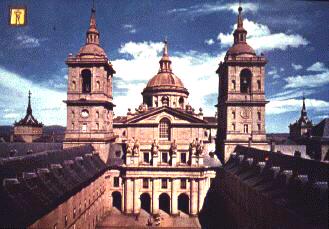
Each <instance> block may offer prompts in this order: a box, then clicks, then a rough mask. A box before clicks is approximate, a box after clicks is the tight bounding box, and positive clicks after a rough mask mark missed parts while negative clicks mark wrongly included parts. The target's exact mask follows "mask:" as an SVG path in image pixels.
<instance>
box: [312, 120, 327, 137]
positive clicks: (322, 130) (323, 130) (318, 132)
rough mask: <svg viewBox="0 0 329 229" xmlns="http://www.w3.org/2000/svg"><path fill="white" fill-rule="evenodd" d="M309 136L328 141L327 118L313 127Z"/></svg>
mask: <svg viewBox="0 0 329 229" xmlns="http://www.w3.org/2000/svg"><path fill="white" fill-rule="evenodd" d="M311 136H316V137H322V138H328V139H329V118H325V119H323V120H322V121H321V122H320V123H318V124H317V125H315V126H314V127H313V128H312V130H311Z"/></svg>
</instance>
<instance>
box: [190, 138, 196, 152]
mask: <svg viewBox="0 0 329 229" xmlns="http://www.w3.org/2000/svg"><path fill="white" fill-rule="evenodd" d="M189 152H190V156H192V155H194V154H195V153H196V142H195V140H194V139H193V141H192V142H191V143H190V146H189Z"/></svg>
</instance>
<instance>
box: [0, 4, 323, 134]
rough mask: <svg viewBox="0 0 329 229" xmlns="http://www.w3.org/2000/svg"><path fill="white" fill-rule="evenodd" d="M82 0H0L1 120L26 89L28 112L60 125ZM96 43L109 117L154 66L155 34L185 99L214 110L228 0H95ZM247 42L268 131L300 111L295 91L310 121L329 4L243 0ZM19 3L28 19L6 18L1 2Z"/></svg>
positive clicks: (229, 21) (9, 119)
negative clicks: (260, 70)
mask: <svg viewBox="0 0 329 229" xmlns="http://www.w3.org/2000/svg"><path fill="white" fill-rule="evenodd" d="M91 2H92V1H91V0H52V1H51V0H47V1H39V0H31V1H27V0H26V1H24V0H21V1H6V0H1V2H0V10H1V12H5V13H2V14H0V30H1V39H0V91H1V93H2V96H1V97H0V125H8V124H12V123H13V122H14V121H15V120H19V119H20V118H21V117H22V116H23V115H24V113H25V109H26V103H27V93H28V90H29V89H30V90H31V91H32V99H33V101H32V106H33V112H34V114H35V116H36V117H37V118H38V119H39V120H40V121H42V122H43V123H45V124H47V125H53V124H59V125H66V108H65V104H64V103H63V102H62V101H63V100H65V98H66V84H67V68H66V65H65V63H64V61H65V59H66V57H67V55H68V54H69V53H73V54H75V53H77V52H78V50H79V48H80V47H81V45H83V44H84V42H85V32H86V30H87V28H88V22H89V17H90V8H91V5H92V3H91ZM95 2H96V17H97V27H98V30H99V31H100V33H101V45H102V47H103V48H104V50H105V51H106V53H107V55H108V57H109V58H110V59H111V61H112V63H113V65H114V68H115V70H116V71H117V74H116V75H115V76H114V85H113V87H114V103H115V104H116V105H117V107H116V108H115V114H116V115H124V114H125V113H126V112H127V109H128V108H129V107H130V108H132V109H134V108H135V107H137V106H138V105H139V104H140V103H141V102H142V96H141V94H140V93H141V91H142V89H143V88H144V87H145V85H146V83H147V81H148V80H149V79H150V78H151V77H152V76H153V75H155V74H156V72H157V70H158V68H159V65H158V61H159V58H160V55H161V50H162V46H163V44H162V43H161V41H162V40H163V39H164V37H168V40H169V53H170V56H171V59H172V61H173V64H172V67H173V71H174V73H175V74H176V75H178V76H179V77H180V78H181V79H182V80H183V82H184V84H185V87H186V88H187V89H188V90H189V92H190V96H189V102H190V104H191V105H192V106H193V107H195V108H196V109H198V108H199V107H202V108H203V109H204V112H205V114H206V115H214V114H215V108H214V105H215V104H216V100H217V91H218V76H217V75H216V74H215V71H216V69H217V66H218V63H219V62H220V61H221V60H222V59H223V57H224V56H225V53H226V50H227V49H228V48H229V47H230V46H231V44H232V41H233V36H232V32H233V30H234V26H236V19H237V7H238V3H237V1H224V0H223V1H201V0H200V1H196V0H195V1H194V0H189V1H187V0H186V1H178V0H176V1H169V0H166V1H157V0H150V1H146V0H140V1H130V0H96V1H95ZM242 2H243V4H242V7H243V16H244V27H245V29H247V31H248V36H247V41H248V43H249V44H250V45H251V46H252V47H253V48H254V49H255V50H256V52H257V53H258V54H260V53H261V52H262V53H264V54H265V56H266V57H267V59H268V64H267V65H266V97H267V99H268V100H269V101H270V102H269V104H268V105H267V106H266V129H267V132H287V131H288V125H289V123H291V122H293V121H294V120H296V119H297V118H298V117H299V115H300V108H301V105H302V95H303V93H304V94H305V96H306V97H307V100H306V106H307V109H308V112H309V116H310V118H311V119H312V120H313V122H314V123H317V122H319V121H320V120H321V119H322V118H324V117H326V116H328V114H329V92H328V91H329V90H328V88H329V44H328V40H329V27H328V18H329V10H328V9H329V3H328V2H321V1H292V0H291V1H288V0H285V1H284V0H268V1H267V0H262V1H260V0H259V1H242ZM13 3H19V4H23V5H26V6H27V9H28V25H27V26H26V27H23V28H12V27H9V26H8V18H7V17H8V6H9V5H11V4H13Z"/></svg>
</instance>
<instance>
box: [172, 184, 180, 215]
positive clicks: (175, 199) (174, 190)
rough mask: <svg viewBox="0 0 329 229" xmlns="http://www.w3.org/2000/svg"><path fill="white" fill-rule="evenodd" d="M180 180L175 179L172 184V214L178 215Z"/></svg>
mask: <svg viewBox="0 0 329 229" xmlns="http://www.w3.org/2000/svg"><path fill="white" fill-rule="evenodd" d="M178 185H179V179H173V180H172V182H171V214H172V215H178V195H177V194H178V193H177V189H178Z"/></svg>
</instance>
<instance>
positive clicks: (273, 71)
mask: <svg viewBox="0 0 329 229" xmlns="http://www.w3.org/2000/svg"><path fill="white" fill-rule="evenodd" d="M267 74H268V75H270V76H272V78H273V79H279V78H280V75H279V74H278V70H277V69H276V68H275V67H271V70H270V71H269V72H268V73H267Z"/></svg>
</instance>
